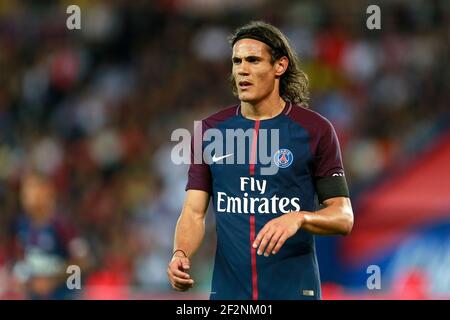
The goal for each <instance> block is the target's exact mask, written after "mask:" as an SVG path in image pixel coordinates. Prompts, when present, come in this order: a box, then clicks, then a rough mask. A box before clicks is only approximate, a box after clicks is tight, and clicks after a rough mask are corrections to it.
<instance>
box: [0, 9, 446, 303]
mask: <svg viewBox="0 0 450 320" xmlns="http://www.w3.org/2000/svg"><path fill="white" fill-rule="evenodd" d="M71 4H76V5H78V6H79V7H80V8H81V29H80V30H68V29H67V27H66V19H67V18H68V17H69V14H67V13H66V9H67V7H68V6H69V5H71ZM370 4H377V5H379V6H380V8H381V30H368V29H367V27H366V19H367V18H368V17H369V14H367V13H366V8H367V7H368V5H370ZM259 19H262V20H265V21H267V22H270V23H273V24H275V25H276V26H278V27H279V28H280V29H281V30H282V31H284V32H285V33H286V35H287V36H288V37H289V39H290V41H291V43H292V46H293V47H294V49H295V50H296V52H297V53H298V54H299V56H300V58H301V61H302V63H303V68H304V70H305V71H306V73H307V74H308V75H309V78H310V81H311V87H310V90H311V97H312V99H311V101H310V108H311V109H313V110H315V111H318V112H319V113H321V114H322V115H324V116H325V117H327V118H328V119H329V120H330V121H331V122H332V123H333V125H334V126H335V128H336V131H337V133H338V136H339V139H340V143H341V148H342V151H343V158H344V162H345V168H346V175H347V181H348V183H349V187H350V191H351V198H352V203H353V206H354V213H355V225H354V229H353V233H352V234H351V235H350V236H349V237H346V238H342V237H316V240H317V252H318V257H319V265H320V271H321V278H322V282H323V296H324V298H325V299H355V298H356V299H450V125H449V124H450V108H449V98H450V97H449V92H450V90H449V83H450V68H449V57H450V55H449V46H448V45H449V36H450V23H449V22H450V3H449V2H448V1H445V0H442V1H439V0H432V1H425V0H423V1H419V0H414V1H406V0H393V1H371V2H368V1H356V0H344V1H338V2H337V1H336V2H332V1H312V0H311V1H288V0H278V1H276V2H275V1H269V0H247V1H238V0H224V1H219V0H155V1H139V0H138V1H124V0H123V1H121V0H115V1H87V0H86V1H81V0H80V1H78V0H73V1H44V0H41V1H16V0H0V298H2V299H46V298H51V299H105V298H110V299H180V298H182V299H205V298H207V297H208V294H209V289H210V287H209V286H210V281H211V272H212V267H213V265H212V263H213V260H212V259H213V256H214V250H215V235H214V230H215V229H214V228H215V227H214V217H213V214H209V215H208V218H207V236H206V238H205V241H204V243H203V245H202V247H201V248H200V250H199V252H198V254H197V255H196V256H195V257H194V261H193V263H192V266H193V270H192V271H193V274H194V277H195V279H196V281H197V285H196V287H195V288H194V289H193V290H192V291H190V292H188V293H183V294H180V293H175V292H174V291H172V290H171V288H170V287H169V285H168V281H167V277H166V268H167V263H168V261H169V260H170V257H171V250H172V239H173V232H174V228H175V223H176V220H177V218H178V215H179V213H180V209H181V206H182V202H183V199H184V187H185V184H186V180H187V175H186V174H187V166H175V165H174V164H172V162H171V160H170V152H171V148H172V146H173V144H172V143H171V142H170V134H171V132H172V131H173V130H174V129H176V128H187V129H189V130H191V131H192V128H193V121H194V120H199V119H201V118H203V117H205V116H207V115H208V114H210V113H212V112H215V111H217V110H219V109H220V108H223V107H225V106H227V105H231V104H234V103H237V101H236V98H234V97H233V96H232V94H231V90H230V88H229V86H228V82H227V78H228V75H229V73H230V71H231V60H230V54H231V50H230V48H229V45H228V43H227V40H226V38H227V36H228V35H229V34H230V33H231V32H232V31H233V30H234V29H235V28H236V27H239V26H241V25H243V24H245V23H247V22H249V21H250V20H259ZM70 264H76V265H78V266H80V268H81V290H68V289H67V287H66V279H67V277H68V276H69V275H68V274H66V266H67V265H70ZM371 265H376V266H379V267H380V270H381V289H379V290H369V289H368V288H367V286H366V284H367V279H368V278H369V276H370V275H371V273H368V267H369V266H371Z"/></svg>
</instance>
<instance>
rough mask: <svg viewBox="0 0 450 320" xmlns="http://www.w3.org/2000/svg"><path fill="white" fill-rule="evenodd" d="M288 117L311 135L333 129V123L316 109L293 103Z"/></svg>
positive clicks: (317, 134)
mask: <svg viewBox="0 0 450 320" xmlns="http://www.w3.org/2000/svg"><path fill="white" fill-rule="evenodd" d="M288 117H290V118H291V119H292V120H293V121H294V122H295V123H297V124H298V125H300V126H301V127H303V128H304V129H305V130H306V131H308V132H309V134H310V135H311V136H321V135H323V134H324V133H326V132H329V131H330V130H333V125H332V124H331V122H330V121H329V120H328V119H327V118H325V117H324V116H322V115H321V114H319V113H318V112H316V111H313V110H311V109H307V108H305V107H302V106H299V105H296V104H294V105H292V109H291V111H290V112H289V114H288Z"/></svg>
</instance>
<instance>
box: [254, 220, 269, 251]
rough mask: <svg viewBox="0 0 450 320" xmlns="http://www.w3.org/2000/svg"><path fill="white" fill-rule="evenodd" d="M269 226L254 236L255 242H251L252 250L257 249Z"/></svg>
mask: <svg viewBox="0 0 450 320" xmlns="http://www.w3.org/2000/svg"><path fill="white" fill-rule="evenodd" d="M269 228H270V226H268V225H267V224H266V225H265V226H264V227H263V228H262V229H261V230H260V231H259V232H258V235H257V236H256V238H255V240H254V241H253V248H254V249H256V248H258V246H259V244H260V243H261V240H262V239H263V238H264V235H265V234H266V232H267V231H268V230H269Z"/></svg>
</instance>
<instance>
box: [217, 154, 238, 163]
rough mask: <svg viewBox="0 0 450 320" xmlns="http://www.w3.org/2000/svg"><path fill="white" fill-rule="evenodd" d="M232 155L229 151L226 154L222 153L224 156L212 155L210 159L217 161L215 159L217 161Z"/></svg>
mask: <svg viewBox="0 0 450 320" xmlns="http://www.w3.org/2000/svg"><path fill="white" fill-rule="evenodd" d="M232 155H233V154H232V153H230V154H226V155H224V156H220V157H216V155H213V157H212V161H213V162H217V161H219V160H222V159H225V158H228V157H229V156H232Z"/></svg>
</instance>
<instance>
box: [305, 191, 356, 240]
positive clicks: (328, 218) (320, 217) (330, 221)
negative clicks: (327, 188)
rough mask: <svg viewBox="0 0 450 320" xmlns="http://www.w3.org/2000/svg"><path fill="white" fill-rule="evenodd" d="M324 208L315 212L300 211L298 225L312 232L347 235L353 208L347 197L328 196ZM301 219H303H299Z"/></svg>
mask: <svg viewBox="0 0 450 320" xmlns="http://www.w3.org/2000/svg"><path fill="white" fill-rule="evenodd" d="M323 204H324V205H325V208H323V209H321V210H319V211H316V212H307V211H301V212H300V214H301V216H303V219H302V218H300V227H301V228H303V229H304V230H306V231H309V232H311V233H313V234H320V235H344V236H345V235H348V234H349V233H350V232H351V231H352V228H353V210H352V204H351V202H350V199H349V198H346V197H337V198H330V199H327V200H325V201H324V202H323ZM301 220H303V221H301Z"/></svg>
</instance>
